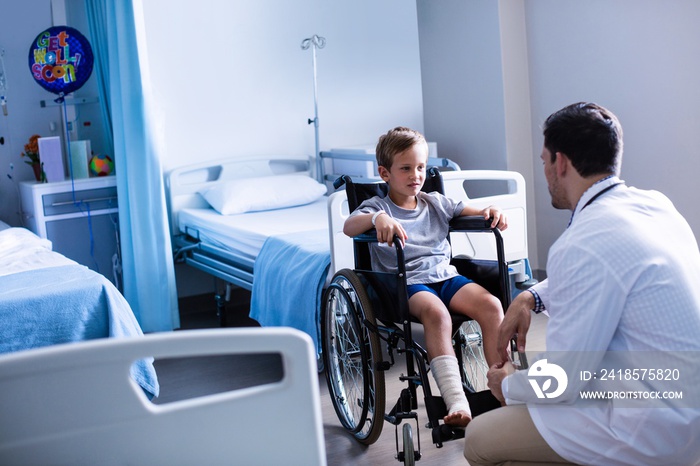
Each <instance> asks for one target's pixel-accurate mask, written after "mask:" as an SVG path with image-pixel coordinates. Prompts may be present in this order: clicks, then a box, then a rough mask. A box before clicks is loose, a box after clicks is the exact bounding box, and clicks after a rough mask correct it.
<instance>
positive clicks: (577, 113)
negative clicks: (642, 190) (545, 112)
mask: <svg viewBox="0 0 700 466" xmlns="http://www.w3.org/2000/svg"><path fill="white" fill-rule="evenodd" d="M543 134H544V146H545V147H546V148H547V150H548V151H549V152H550V153H551V154H552V161H554V160H555V157H556V153H557V152H561V153H562V154H565V155H566V156H567V157H568V159H569V160H571V164H572V165H573V166H574V168H575V169H576V171H577V172H578V173H579V175H581V176H583V177H589V176H593V175H601V174H614V175H619V174H620V164H621V162H622V149H623V143H622V127H621V126H620V122H619V120H618V119H617V117H616V116H615V115H614V114H613V113H612V112H611V111H610V110H607V109H606V108H603V107H601V106H600V105H597V104H594V103H588V102H578V103H575V104H572V105H569V106H567V107H564V108H562V109H561V110H559V111H557V112H554V113H552V114H551V115H550V116H549V117H548V118H547V120H546V121H545V123H544V129H543Z"/></svg>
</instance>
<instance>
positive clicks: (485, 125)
mask: <svg viewBox="0 0 700 466" xmlns="http://www.w3.org/2000/svg"><path fill="white" fill-rule="evenodd" d="M417 5H418V19H419V21H418V25H419V31H420V54H421V73H422V78H423V105H424V120H425V132H426V136H427V138H428V139H429V140H432V141H436V142H437V143H438V152H439V154H440V155H441V156H443V157H449V158H451V159H453V160H455V161H456V162H457V163H458V164H459V165H460V166H461V167H462V168H463V169H474V170H476V169H494V170H503V169H505V168H506V147H505V143H506V137H505V120H504V113H503V112H504V110H503V105H504V102H503V79H502V74H503V73H502V64H501V55H500V53H501V52H500V50H501V43H500V32H499V31H500V28H499V17H498V2H493V1H491V0H471V1H468V2H465V1H463V0H441V1H440V2H435V1H434V0H417Z"/></svg>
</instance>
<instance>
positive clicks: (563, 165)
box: [554, 152, 571, 176]
mask: <svg viewBox="0 0 700 466" xmlns="http://www.w3.org/2000/svg"><path fill="white" fill-rule="evenodd" d="M569 165H571V160H570V159H569V157H567V156H566V154H565V153H563V152H557V153H556V154H554V166H555V167H556V171H557V175H559V176H561V175H563V174H565V173H566V172H567V170H568V169H569Z"/></svg>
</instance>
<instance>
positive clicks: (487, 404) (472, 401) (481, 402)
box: [467, 390, 501, 417]
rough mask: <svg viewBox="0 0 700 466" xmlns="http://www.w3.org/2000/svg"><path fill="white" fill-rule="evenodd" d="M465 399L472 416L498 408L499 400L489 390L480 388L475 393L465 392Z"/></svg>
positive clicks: (499, 405)
mask: <svg viewBox="0 0 700 466" xmlns="http://www.w3.org/2000/svg"><path fill="white" fill-rule="evenodd" d="M467 401H468V402H469V408H470V409H471V411H472V417H476V416H478V415H479V414H483V413H485V412H487V411H491V410H492V409H496V408H500V407H501V402H500V401H498V399H496V397H495V396H493V394H492V393H491V390H482V391H480V392H476V393H467Z"/></svg>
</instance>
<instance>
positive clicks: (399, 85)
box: [143, 0, 423, 170]
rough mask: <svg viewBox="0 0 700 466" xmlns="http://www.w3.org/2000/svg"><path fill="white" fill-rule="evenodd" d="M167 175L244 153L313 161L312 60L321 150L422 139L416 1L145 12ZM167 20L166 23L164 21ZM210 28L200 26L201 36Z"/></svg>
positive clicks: (197, 5) (312, 1)
mask: <svg viewBox="0 0 700 466" xmlns="http://www.w3.org/2000/svg"><path fill="white" fill-rule="evenodd" d="M143 8H144V17H145V25H146V36H147V37H146V39H147V44H148V45H147V46H148V56H149V62H150V66H151V73H152V80H153V85H154V91H155V95H156V102H157V103H158V106H159V109H158V111H159V114H160V118H161V122H160V124H161V127H162V128H163V134H164V136H165V138H164V139H165V143H166V145H167V147H166V153H165V157H164V164H165V168H166V170H170V169H172V168H174V167H177V166H181V165H186V164H189V163H192V162H194V161H200V160H211V159H216V158H221V157H237V156H246V155H259V154H263V155H272V154H296V155H303V154H308V155H313V154H314V151H315V144H314V129H313V125H309V124H308V123H307V119H308V118H313V117H314V96H313V68H312V51H311V50H305V51H304V50H302V49H301V42H302V40H303V39H305V38H308V37H311V36H312V35H313V34H318V35H320V36H323V37H325V38H326V41H327V45H326V46H325V48H323V49H321V50H318V51H317V76H318V111H319V123H320V125H319V131H320V146H321V149H322V150H327V149H331V148H333V147H338V146H347V145H358V144H375V143H376V139H377V137H378V136H379V135H380V134H381V133H383V132H385V131H386V130H388V129H389V128H390V127H393V126H396V125H398V124H404V125H409V126H413V127H416V128H417V129H419V130H423V106H422V98H421V77H420V62H419V60H420V58H419V53H418V35H417V19H416V7H415V4H414V3H413V2H398V3H397V2H389V1H372V0H363V1H356V2H332V3H331V2H324V1H322V0H305V1H296V2H289V1H285V0H263V1H259V0H238V1H236V2H230V1H225V0H218V1H214V0H209V1H204V2H175V3H173V2H172V1H168V0H149V1H147V2H143ZM165 12H167V14H165ZM200 25H201V26H200Z"/></svg>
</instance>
